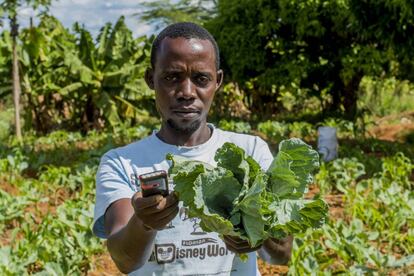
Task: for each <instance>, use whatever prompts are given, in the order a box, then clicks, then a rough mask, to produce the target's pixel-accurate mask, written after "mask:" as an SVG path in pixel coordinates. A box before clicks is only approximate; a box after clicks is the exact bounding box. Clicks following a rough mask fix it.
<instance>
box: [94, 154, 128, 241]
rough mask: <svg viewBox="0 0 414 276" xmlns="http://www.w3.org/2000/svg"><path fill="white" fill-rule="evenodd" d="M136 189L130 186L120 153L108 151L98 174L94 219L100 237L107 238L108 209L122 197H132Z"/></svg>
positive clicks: (96, 231)
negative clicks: (106, 216)
mask: <svg viewBox="0 0 414 276" xmlns="http://www.w3.org/2000/svg"><path fill="white" fill-rule="evenodd" d="M133 194H134V190H133V189H132V188H131V187H130V186H129V179H128V176H127V173H126V171H125V169H124V167H123V165H122V162H121V160H120V158H119V156H118V154H117V153H116V152H115V151H114V150H112V151H109V152H107V153H106V154H105V155H104V156H103V157H102V158H101V162H100V164H99V168H98V172H97V174H96V202H95V212H94V219H93V232H94V234H95V235H96V236H98V237H100V238H104V239H105V238H107V236H106V234H105V229H104V215H105V212H106V209H107V208H108V207H109V205H111V204H112V203H113V202H115V201H117V200H119V199H122V198H131V197H132V196H133Z"/></svg>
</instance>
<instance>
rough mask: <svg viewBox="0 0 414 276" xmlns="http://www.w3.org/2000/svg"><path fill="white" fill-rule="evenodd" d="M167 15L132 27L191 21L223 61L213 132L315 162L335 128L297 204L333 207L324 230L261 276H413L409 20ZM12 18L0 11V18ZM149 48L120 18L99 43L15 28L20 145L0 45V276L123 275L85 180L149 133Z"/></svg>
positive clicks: (346, 10)
mask: <svg viewBox="0 0 414 276" xmlns="http://www.w3.org/2000/svg"><path fill="white" fill-rule="evenodd" d="M4 2H5V3H6V2H7V3H9V2H10V3H12V2H13V1H4ZM28 2H30V1H28ZM34 2H36V3H37V4H36V5H37V6H38V5H39V3H40V4H41V5H49V4H50V1H40V2H39V1H34ZM161 2H164V1H155V3H158V4H148V7H149V10H147V12H146V14H145V16H143V17H142V18H143V19H144V20H150V19H151V18H153V19H154V18H155V19H157V18H158V19H159V18H161V19H163V21H161V22H164V23H170V22H174V21H175V20H177V18H180V16H182V15H183V14H185V15H187V16H188V18H187V19H188V20H193V21H197V22H199V23H200V24H203V25H204V26H206V28H208V29H209V30H210V31H211V32H212V33H213V35H215V37H216V38H217V40H218V43H219V46H220V49H222V59H223V67H224V69H225V73H226V79H225V84H224V85H223V87H222V88H221V90H220V91H219V93H217V95H216V100H215V102H214V103H213V106H212V110H211V116H210V120H211V122H212V123H214V124H215V125H216V126H218V127H220V128H222V129H226V130H232V131H236V132H240V133H247V134H254V135H259V136H260V137H262V138H263V139H265V140H266V141H267V142H268V143H269V145H270V147H271V150H272V151H273V154H274V156H276V155H277V154H278V146H279V143H280V142H281V141H282V140H284V139H289V138H292V137H296V138H300V139H302V140H304V141H305V142H307V143H308V144H310V145H312V147H313V148H314V149H316V148H317V138H318V133H317V128H318V127H319V126H330V127H335V128H336V129H337V136H338V141H339V152H338V158H337V159H335V160H333V161H330V162H321V164H320V168H319V169H318V170H317V171H316V172H315V175H314V178H313V181H312V183H310V185H309V191H307V192H306V193H305V198H306V199H316V200H318V199H323V200H324V201H325V202H326V203H327V204H328V207H329V211H328V213H329V215H328V217H327V219H326V223H325V224H324V225H323V226H321V228H318V229H308V230H306V232H305V233H303V234H296V235H295V240H294V250H293V255H292V259H291V261H290V262H289V264H288V265H287V266H275V265H273V266H272V265H268V264H265V263H263V262H262V261H260V260H259V265H260V271H261V272H262V275H277V274H281V275H285V274H290V275H332V274H340V275H342V274H344V275H365V274H366V275H409V274H410V273H412V272H413V271H414V86H413V83H414V75H413V74H412V72H413V71H412V68H414V66H413V60H414V58H413V56H412V51H411V49H412V45H414V44H413V43H414V40H413V38H412V37H410V36H407V35H406V34H407V33H409V31H410V30H412V28H414V25H413V14H414V12H413V11H414V6H413V5H412V4H411V3H410V2H409V1H388V0H381V1H376V2H375V3H371V4H366V3H365V2H364V3H365V4H366V5H367V6H364V5H365V4H362V2H360V1H351V0H350V1H342V0H341V1H339V0H338V1H325V2H324V1H278V3H279V4H275V3H276V2H275V1H241V2H240V3H239V4H237V5H236V4H234V3H233V4H232V2H233V1H220V0H219V1H214V2H215V3H216V5H215V6H214V7H212V6H209V5H207V6H205V5H204V6H203V3H204V2H205V1H202V0H200V1H187V0H181V1H178V3H177V4H171V3H170V4H169V5H172V6H173V7H174V8H175V9H172V10H173V12H170V11H168V13H167V12H166V10H165V9H163V6H162V5H160V4H159V3H161ZM238 2H239V1H238ZM256 2H257V3H256ZM259 2H260V3H259ZM397 2H398V3H397ZM13 3H14V2H13ZM194 3H196V4H200V5H201V6H200V7H202V9H200V8H197V6H196V5H195V4H194ZM36 5H35V7H37V6H36ZM157 5H158V6H157ZM8 7H9V6H7V5H4V4H1V3H0V17H2V16H3V14H4V13H7V12H8V11H7V8H8ZM168 7H169V6H168ZM268 11H271V12H270V13H268ZM9 13H10V14H11V15H12V13H11V12H10V11H9ZM250 13H254V14H255V16H252V14H250ZM229 14H231V15H234V16H230V15H229ZM378 14H381V16H377V15H378ZM304 15H306V16H304ZM245 18H250V19H251V20H250V19H249V20H244V19H245ZM253 18H254V19H253ZM384 18H385V19H384ZM383 19H384V20H385V21H382V20H383ZM157 22H158V21H157ZM333 22H335V24H334V23H333ZM384 22H385V23H384ZM387 24H388V25H387ZM389 24H391V25H390V26H393V28H391V29H392V30H391V29H390V28H389ZM394 27H395V28H394ZM223 28H225V29H223ZM220 30H225V31H223V32H220ZM240 30H248V31H246V32H242V31H240ZM390 32H392V35H390ZM223 33H226V34H227V36H226V37H223V36H222V34H223ZM332 37H334V38H335V39H336V42H335V43H334V42H333V41H332V40H331V38H332ZM152 39H153V37H140V38H134V37H133V36H132V32H131V31H130V30H129V29H128V28H127V27H126V25H125V23H124V18H123V17H121V18H120V19H119V20H118V21H117V22H116V23H115V24H113V25H112V24H106V25H105V26H103V27H102V29H101V31H100V33H99V35H98V36H97V37H95V38H93V37H92V35H91V34H90V32H89V31H88V30H86V29H84V28H83V27H82V26H81V25H80V24H75V26H74V27H73V28H72V29H68V28H65V27H63V26H62V24H61V23H60V22H59V21H58V20H57V19H56V18H54V17H53V16H51V15H48V14H47V13H45V14H43V15H42V16H41V18H40V22H39V24H38V25H37V26H30V27H29V28H24V29H22V30H21V31H20V33H19V34H18V36H17V45H16V47H17V52H18V56H19V59H18V64H19V69H20V83H21V90H22V95H21V100H22V102H21V110H20V112H21V114H22V125H23V129H22V131H23V138H22V139H19V138H18V137H15V133H16V132H17V131H15V130H14V127H15V123H14V122H13V117H14V115H13V114H14V111H13V101H12V81H11V78H10V76H11V75H12V69H11V68H12V63H13V59H12V56H13V55H12V53H13V51H12V49H13V35H12V33H10V32H9V31H7V30H4V31H3V32H2V33H1V34H0V275H117V274H119V272H118V271H117V269H116V267H115V266H114V264H113V263H112V260H111V259H110V257H109V255H108V253H107V250H106V248H105V242H103V241H101V240H99V239H98V238H97V237H95V236H94V235H93V234H92V231H91V223H92V217H93V207H94V205H93V204H94V200H95V190H94V189H95V173H96V170H97V166H98V164H99V160H100V157H101V156H102V155H103V154H104V153H105V152H106V151H108V150H109V149H111V148H114V147H117V146H121V145H125V144H127V143H130V142H132V141H135V140H137V139H140V138H142V137H145V136H146V135H148V134H149V133H151V131H152V130H153V129H155V128H157V127H158V126H159V119H158V117H157V115H156V109H155V105H154V95H153V92H151V91H150V90H149V89H148V88H147V87H146V86H145V84H144V82H143V79H142V77H143V75H144V72H145V68H146V67H147V66H148V65H149V50H150V45H151V40H152ZM247 42H248V43H247ZM234 43H236V44H237V46H238V47H239V48H238V49H240V51H239V52H238V51H234V47H235V46H234ZM332 43H334V44H332ZM315 45H319V47H314V46H315ZM240 53H244V54H240ZM246 53H249V54H246ZM241 208H245V206H244V207H243V206H242V207H241Z"/></svg>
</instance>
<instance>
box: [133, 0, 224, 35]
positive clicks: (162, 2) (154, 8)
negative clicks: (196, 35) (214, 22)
mask: <svg viewBox="0 0 414 276" xmlns="http://www.w3.org/2000/svg"><path fill="white" fill-rule="evenodd" d="M142 5H143V7H144V8H145V11H144V12H142V13H141V14H136V15H137V16H138V17H139V18H140V20H141V21H143V22H148V23H150V24H153V25H155V27H156V28H157V29H160V28H162V27H164V26H166V25H169V24H172V23H176V22H183V21H189V22H194V23H198V24H201V25H202V24H204V22H206V21H207V20H209V19H211V18H213V17H214V15H215V8H216V5H217V1H216V0H179V1H178V2H177V3H172V2H171V1H170V0H159V1H149V2H144V3H143V4H142Z"/></svg>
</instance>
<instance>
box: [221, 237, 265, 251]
mask: <svg viewBox="0 0 414 276" xmlns="http://www.w3.org/2000/svg"><path fill="white" fill-rule="evenodd" d="M224 241H225V243H226V246H227V248H228V249H229V250H230V251H232V252H235V253H249V252H253V251H256V250H257V249H259V248H260V247H261V245H258V246H256V247H251V246H250V244H249V242H248V241H246V240H243V239H240V238H238V237H232V236H224Z"/></svg>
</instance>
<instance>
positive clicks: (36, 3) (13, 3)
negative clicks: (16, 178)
mask: <svg viewBox="0 0 414 276" xmlns="http://www.w3.org/2000/svg"><path fill="white" fill-rule="evenodd" d="M51 1H52V0H20V1H19V0H4V1H3V2H2V3H0V17H2V16H3V15H4V14H7V15H8V18H9V20H10V34H11V37H12V52H13V56H12V60H13V65H12V67H13V69H12V72H13V74H12V82H13V103H14V109H15V127H16V136H17V139H19V140H21V139H22V134H21V126H20V94H21V86H20V75H19V62H18V55H17V47H18V46H17V37H18V35H19V24H18V22H17V12H18V8H20V7H21V6H23V5H26V6H29V7H31V8H33V9H35V10H36V9H38V8H39V7H45V8H47V7H49V6H50V4H51Z"/></svg>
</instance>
